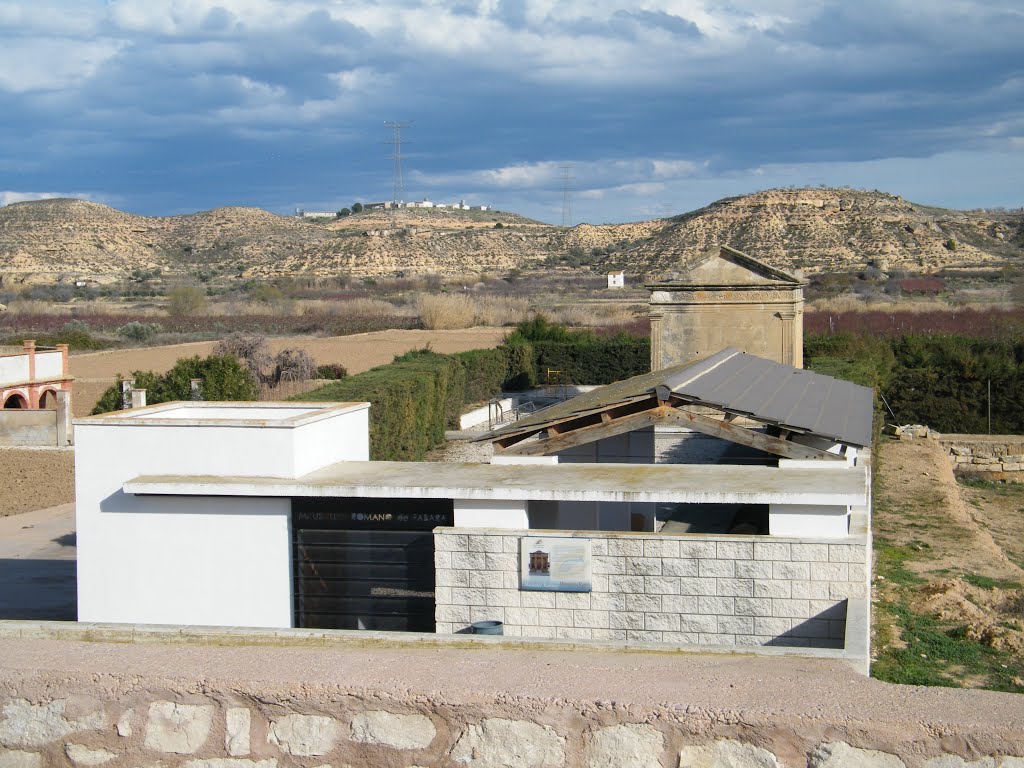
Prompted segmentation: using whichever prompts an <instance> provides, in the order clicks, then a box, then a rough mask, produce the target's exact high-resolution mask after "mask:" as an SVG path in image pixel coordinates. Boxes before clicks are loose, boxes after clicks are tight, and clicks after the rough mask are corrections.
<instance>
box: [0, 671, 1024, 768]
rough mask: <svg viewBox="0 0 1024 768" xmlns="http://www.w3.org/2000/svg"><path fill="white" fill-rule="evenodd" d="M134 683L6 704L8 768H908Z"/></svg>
mask: <svg viewBox="0 0 1024 768" xmlns="http://www.w3.org/2000/svg"><path fill="white" fill-rule="evenodd" d="M139 682H141V681H136V683H137V684H136V686H134V687H135V690H134V692H133V693H132V695H130V696H128V697H120V698H118V699H115V700H102V699H99V698H95V697H93V696H91V695H88V694H84V693H78V694H75V695H68V691H64V692H63V695H62V696H61V697H58V698H52V699H40V700H35V701H29V700H26V699H22V698H17V697H10V696H9V695H0V704H2V715H0V768H49V767H50V766H74V767H75V768H79V767H80V766H100V765H106V764H110V766H111V768H115V767H116V766H127V765H131V766H147V767H148V766H161V767H162V768H278V766H281V767H282V768H283V767H284V766H310V767H312V766H318V767H319V768H328V767H329V766H330V767H332V768H342V766H357V765H359V766H386V767H389V768H390V767H391V766H395V767H396V768H397V767H401V768H405V767H406V766H408V767H412V766H459V765H472V766H474V768H562V767H563V766H564V767H565V768H575V767H576V766H593V767H594V768H620V767H621V768H634V767H635V768H669V767H670V766H671V767H672V768H675V766H679V768H711V767H712V766H731V767H733V768H782V767H784V766H795V765H800V766H804V765H807V766H810V767H811V768H848V767H852V766H857V767H858V768H905V766H907V765H908V763H906V762H905V761H904V760H903V758H902V757H901V756H899V755H896V754H893V753H889V752H885V751H881V750H876V749H870V748H864V747H855V746H851V745H850V744H848V743H846V742H844V741H840V740H822V741H819V742H817V743H814V744H812V745H807V744H803V745H802V746H801V747H797V748H795V749H794V748H790V749H788V750H786V755H785V756H784V757H780V756H779V755H777V754H776V753H775V752H773V751H771V750H770V749H766V748H765V745H768V746H771V744H770V742H768V741H766V740H763V738H762V740H760V743H752V740H741V739H737V738H733V737H731V736H724V737H718V738H710V739H708V738H703V739H695V738H693V736H692V735H691V734H689V733H687V731H688V727H687V724H686V720H685V718H680V719H675V720H672V719H667V720H666V719H661V718H658V717H656V716H654V717H650V716H649V715H650V714H651V713H643V712H639V711H638V712H631V711H629V709H628V708H627V709H618V708H616V706H615V705H614V704H613V703H611V702H606V703H603V704H601V703H599V706H598V707H597V709H596V710H594V711H591V712H589V713H581V712H579V711H577V710H576V709H575V708H572V707H569V706H564V707H562V706H553V703H549V704H550V705H549V706H547V707H545V706H543V704H539V706H538V708H537V709H536V710H533V711H525V710H524V711H508V708H503V707H501V706H496V705H490V706H489V707H483V708H477V710H478V711H475V712H472V713H467V712H463V711H461V710H460V708H459V707H453V706H445V705H443V704H442V703H441V702H434V701H430V700H416V701H414V702H411V703H410V702H406V703H404V704H400V703H398V702H388V701H382V700H381V698H377V697H375V696H373V695H370V694H368V695H367V696H366V697H365V698H363V699H357V698H355V697H354V696H351V695H348V696H341V697H339V698H338V699H337V700H332V701H329V702H324V701H321V702H309V701H304V700H303V698H302V696H301V694H298V693H296V694H295V695H293V696H290V697H287V698H285V697H281V698H279V699H278V700H272V699H271V698H270V697H269V696H252V695H250V696H246V695H245V694H243V693H241V692H228V693H224V692H219V693H215V692H212V691H210V692H208V693H206V694H199V693H193V694H185V695H179V696H174V697H173V698H166V699H163V698H158V695H159V694H156V693H155V692H152V691H147V690H145V688H144V687H142V686H140V685H138V683H139ZM69 687H71V686H69ZM382 704H384V705H386V706H388V707H389V708H384V707H382ZM318 705H319V706H318ZM396 705H397V706H396ZM487 710H490V711H487ZM645 715H648V716H647V717H646V718H645ZM694 719H699V717H698V716H697V715H695V716H694ZM734 725H735V724H734ZM721 730H726V731H728V730H730V729H728V728H724V729H721ZM732 730H739V729H738V728H733V729H732ZM783 730H784V727H783ZM787 738H788V740H789V741H791V742H792V743H793V744H800V743H801V742H803V741H805V740H804V739H802V738H801V737H800V736H799V735H797V734H796V733H794V734H791V735H790V736H789V737H787ZM800 750H802V751H800ZM794 752H795V753H796V754H794ZM794 757H796V760H794ZM910 765H914V766H924V768H967V767H968V766H973V767H975V768H1024V759H1021V758H1018V757H1012V756H1005V755H1002V756H993V757H983V758H981V759H980V760H976V761H970V762H968V761H965V760H964V759H963V758H961V757H960V756H958V755H955V754H945V755H940V756H937V757H930V758H913V759H911V762H910Z"/></svg>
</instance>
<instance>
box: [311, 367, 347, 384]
mask: <svg viewBox="0 0 1024 768" xmlns="http://www.w3.org/2000/svg"><path fill="white" fill-rule="evenodd" d="M346 376H348V368H346V367H345V366H344V365H342V364H341V363H324V364H323V365H319V366H317V369H316V378H318V379H331V380H333V381H337V380H338V379H344V378H345V377H346Z"/></svg>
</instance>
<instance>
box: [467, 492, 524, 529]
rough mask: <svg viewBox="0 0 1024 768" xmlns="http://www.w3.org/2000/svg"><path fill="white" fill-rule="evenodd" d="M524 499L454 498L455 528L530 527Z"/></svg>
mask: <svg viewBox="0 0 1024 768" xmlns="http://www.w3.org/2000/svg"><path fill="white" fill-rule="evenodd" d="M526 509H527V502H526V501H499V500H496V499H455V527H456V528H512V529H523V528H529V527H530V518H529V515H528V514H527V512H526Z"/></svg>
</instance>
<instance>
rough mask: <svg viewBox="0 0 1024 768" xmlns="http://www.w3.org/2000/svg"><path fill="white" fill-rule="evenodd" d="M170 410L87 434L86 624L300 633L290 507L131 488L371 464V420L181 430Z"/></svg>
mask: <svg viewBox="0 0 1024 768" xmlns="http://www.w3.org/2000/svg"><path fill="white" fill-rule="evenodd" d="M161 408H162V407H161V406H156V407H155V408H154V409H148V410H145V411H139V412H137V413H135V414H130V415H114V414H111V415H110V416H109V417H98V418H93V419H84V420H81V421H79V422H77V423H76V435H75V437H76V450H75V502H76V520H77V544H78V619H79V621H111V622H131V623H166V624H205V625H229V626H255V627H290V626H291V624H292V600H291V584H292V579H291V553H290V535H289V525H290V517H291V502H290V499H289V498H273V499H260V498H231V497H212V496H184V497H167V496H134V495H131V494H125V493H124V492H123V491H122V490H121V489H122V485H123V484H124V482H125V481H127V480H130V479H132V478H135V477H138V476H140V475H199V476H242V477H281V478H294V477H298V476H300V475H302V474H306V473H307V472H311V471H313V470H315V469H319V468H321V467H323V466H326V465H329V464H332V463H335V462H336V461H339V460H342V459H345V458H352V459H362V460H365V459H367V458H368V453H369V445H368V435H367V413H368V409H367V408H366V407H359V406H357V407H354V408H352V409H350V410H348V412H342V413H337V414H335V415H333V416H331V417H329V418H323V419H319V420H316V419H314V420H312V421H309V422H307V423H304V424H297V425H294V426H290V427H284V426H281V427H278V426H269V427H267V426H259V425H244V424H242V423H239V422H237V421H236V422H235V423H233V424H222V423H215V422H210V421H206V422H205V423H203V422H202V421H200V423H198V424H196V423H194V422H193V423H192V424H190V425H184V424H174V423H173V419H171V418H167V417H166V413H168V412H173V411H166V410H164V411H161V410H160V409H161ZM189 410H191V409H189V408H181V409H179V411H180V413H181V414H182V417H183V418H190V419H191V418H192V417H190V416H189V415H188V411H189ZM213 410H216V407H214V409H213ZM232 410H234V409H232ZM260 410H262V409H253V410H252V411H251V412H252V413H254V414H257V415H259V411H260ZM161 413H163V414H164V418H163V419H161V418H160V416H161Z"/></svg>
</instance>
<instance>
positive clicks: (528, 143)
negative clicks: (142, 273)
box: [0, 0, 1024, 223]
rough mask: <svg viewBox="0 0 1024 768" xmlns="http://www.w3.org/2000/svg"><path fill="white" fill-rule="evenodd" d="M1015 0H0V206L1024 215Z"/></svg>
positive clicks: (1023, 126) (1021, 76)
mask: <svg viewBox="0 0 1024 768" xmlns="http://www.w3.org/2000/svg"><path fill="white" fill-rule="evenodd" d="M1022 41H1024V4H1022V3H1021V2H1020V0H928V2H925V0H856V1H855V2H851V1H850V0H650V1H649V2H644V1H643V0H639V1H638V2H634V3H627V2H626V1H625V0H586V1H584V0H443V1H442V0H428V1H426V2H414V0H380V1H379V2H375V1H374V0H344V1H342V0H338V1H336V2H331V0H287V1H286V0H107V1H106V2H103V1H102V0H21V1H15V2H9V1H8V2H4V0H0V115H2V119H0V204H4V203H9V202H13V201H16V200H23V199H35V198H39V197H49V196H55V195H61V196H76V197H84V198H87V199H92V200H97V201H100V202H105V203H108V204H110V205H113V206H115V207H118V208H121V209H123V210H129V211H133V212H137V213H143V214H151V215H163V214H175V213H185V212H191V211H195V210H202V209H207V208H214V207H218V206H223V205H255V206H260V207H263V208H266V209H268V210H272V211H275V212H278V213H288V212H291V211H293V210H294V209H295V208H296V207H303V208H305V209H307V210H336V209H338V208H340V207H342V206H347V205H350V204H351V203H352V202H353V201H355V200H363V201H366V200H376V199H389V198H390V197H391V194H392V161H391V159H390V158H391V152H392V147H391V146H389V145H388V144H387V142H388V140H389V139H390V138H391V133H390V132H389V130H388V128H387V127H386V125H385V121H389V120H399V121H407V122H409V123H410V125H409V127H408V128H406V129H405V130H404V131H403V139H407V140H408V143H407V144H404V145H403V155H404V156H405V160H404V164H403V167H404V171H405V188H406V198H407V199H422V198H424V197H427V198H429V199H431V200H437V201H452V200H457V199H460V198H465V199H466V200H467V202H470V203H475V204H479V203H486V204H490V205H493V206H495V207H497V208H500V209H502V210H509V211H516V212H519V213H523V214H525V215H529V216H532V217H535V218H539V219H542V220H545V221H549V222H552V223H560V222H561V220H562V197H563V196H562V181H561V174H562V171H561V166H563V165H566V164H571V165H572V171H571V174H572V177H573V181H572V186H573V193H572V221H573V223H577V222H580V221H591V222H595V223H600V222H605V221H625V220H634V219H644V218H651V217H655V216H665V215H670V214H674V213H679V212H682V211H687V210H692V209H694V208H697V207H700V206H702V205H705V204H707V203H709V202H711V201H713V200H715V199H717V198H720V197H723V196H726V195H731V194H741V193H744V192H751V191H754V190H757V189H765V188H768V187H776V186H789V185H796V186H817V185H819V184H827V185H850V186H854V187H861V188H877V189H881V190H885V191H889V192H893V193H896V194H901V195H903V196H904V197H907V198H909V199H912V200H915V201H918V202H922V203H930V204H936V205H944V206H949V207H960V208H968V207H989V206H1008V207H1009V206H1013V207H1016V206H1020V205H1024V47H1022V46H1024V43H1022Z"/></svg>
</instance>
